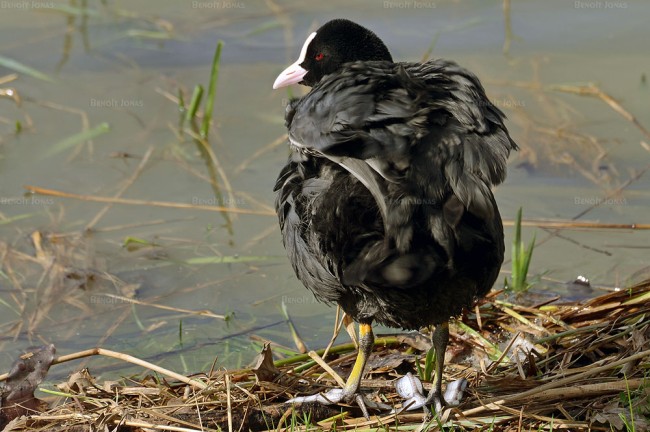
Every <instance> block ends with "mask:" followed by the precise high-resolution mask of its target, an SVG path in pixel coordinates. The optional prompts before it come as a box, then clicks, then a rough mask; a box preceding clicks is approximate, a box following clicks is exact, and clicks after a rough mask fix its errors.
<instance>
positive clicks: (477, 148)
mask: <svg viewBox="0 0 650 432" xmlns="http://www.w3.org/2000/svg"><path fill="white" fill-rule="evenodd" d="M504 118H505V116H504V115H503V113H502V112H501V111H500V110H499V109H498V108H497V107H495V106H494V105H493V104H492V103H490V101H489V100H488V98H487V96H486V95H485V91H484V90H483V87H482V86H481V84H480V82H479V81H478V79H477V78H476V76H474V75H473V74H472V73H471V72H469V71H467V70H466V69H464V68H461V67H460V66H458V65H456V64H455V63H453V62H448V61H443V60H434V61H430V62H427V63H421V64H420V63H418V64H416V63H403V64H402V63H397V64H394V63H388V62H363V63H350V64H348V65H346V66H345V67H344V68H343V70H342V71H341V72H340V73H337V74H333V75H329V76H326V77H324V78H323V80H321V82H320V83H319V84H318V85H317V86H315V87H314V88H313V89H312V91H311V92H310V93H309V94H308V95H306V96H305V97H303V98H302V99H300V100H299V101H298V102H296V103H294V104H292V105H291V106H290V109H289V110H288V112H287V126H288V128H289V137H290V140H291V142H292V144H294V145H295V146H297V147H299V148H302V149H303V150H305V151H307V152H310V153H316V154H319V155H321V156H324V157H327V158H329V159H330V160H332V161H335V162H340V161H341V160H348V161H349V160H350V159H347V158H351V159H357V160H360V161H363V163H362V164H361V163H359V162H356V163H355V164H356V167H355V168H356V171H355V170H351V169H349V168H348V167H346V169H348V171H350V172H351V173H352V174H353V175H355V177H357V178H358V179H359V180H360V181H361V182H362V183H363V184H364V185H366V186H367V187H369V189H370V190H371V192H372V193H373V196H375V198H376V200H377V201H378V205H379V206H380V208H381V207H382V206H383V205H384V204H381V203H380V201H382V200H380V199H379V197H378V196H377V195H378V194H385V192H386V190H385V187H382V185H377V179H376V178H375V177H374V176H372V175H369V174H370V173H371V172H372V171H374V172H376V173H378V174H379V175H380V176H381V177H383V178H384V179H385V180H386V181H387V182H389V183H399V182H401V181H402V179H403V178H404V176H405V175H407V174H406V173H407V171H409V169H411V168H412V167H413V166H414V165H415V164H419V165H420V168H418V169H420V170H422V168H421V166H422V165H423V164H428V169H429V170H430V173H422V176H423V177H427V176H429V178H423V179H422V180H423V181H427V180H437V181H430V183H433V186H434V187H433V188H432V190H431V191H430V193H429V194H428V195H430V196H425V197H424V198H431V199H441V200H444V199H446V198H445V197H446V195H448V191H449V189H451V191H453V193H454V194H455V195H456V196H457V197H458V198H459V199H460V201H461V202H462V204H463V205H464V206H465V207H466V208H467V209H468V210H469V211H475V212H476V213H477V214H479V215H482V216H483V215H489V213H490V212H489V207H490V206H489V205H488V203H487V202H486V198H487V197H488V195H489V194H490V187H491V186H493V185H496V184H499V183H501V182H502V181H503V179H504V178H505V173H506V159H507V157H508V155H509V153H510V151H511V150H513V149H516V145H515V143H514V142H513V141H512V140H511V139H510V137H509V135H508V133H507V130H506V128H505V126H504V124H503V120H504ZM337 158H338V159H337ZM414 158H418V159H425V160H414ZM341 165H342V166H345V165H344V164H343V163H341ZM348 165H350V164H348ZM361 165H367V166H368V167H369V168H372V171H369V170H368V169H365V168H364V169H360V168H359V167H360V166H361ZM417 175H420V174H419V173H418V174H417ZM369 185H370V186H369ZM433 189H435V190H433ZM384 197H385V195H384ZM420 198H422V197H420ZM386 211H388V212H390V209H387V210H384V209H382V214H384V215H385V212H386Z"/></svg>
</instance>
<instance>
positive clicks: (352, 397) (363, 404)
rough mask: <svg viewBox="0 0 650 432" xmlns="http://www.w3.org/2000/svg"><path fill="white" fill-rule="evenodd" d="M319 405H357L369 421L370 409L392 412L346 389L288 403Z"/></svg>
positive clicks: (291, 400)
mask: <svg viewBox="0 0 650 432" xmlns="http://www.w3.org/2000/svg"><path fill="white" fill-rule="evenodd" d="M310 402H311V403H319V404H321V405H334V404H337V403H340V402H343V403H346V404H352V403H355V402H356V404H357V405H358V406H359V408H360V409H361V412H362V413H363V416H364V417H365V418H367V419H369V418H370V415H369V413H368V409H371V410H376V411H386V410H390V409H391V407H390V406H388V405H386V404H383V403H381V402H374V401H371V400H370V399H368V398H367V397H365V396H364V395H362V394H361V393H351V394H348V393H347V392H346V391H345V389H342V388H335V389H332V390H329V391H327V392H325V393H318V394H315V395H311V396H299V397H295V398H293V399H289V400H288V401H287V402H286V403H289V404H303V403H310Z"/></svg>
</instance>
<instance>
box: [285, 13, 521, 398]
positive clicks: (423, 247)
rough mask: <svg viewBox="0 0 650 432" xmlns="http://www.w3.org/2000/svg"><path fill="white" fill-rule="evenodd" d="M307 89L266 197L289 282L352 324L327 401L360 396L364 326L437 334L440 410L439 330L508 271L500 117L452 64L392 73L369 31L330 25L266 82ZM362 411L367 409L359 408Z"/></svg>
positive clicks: (366, 346)
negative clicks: (343, 370)
mask: <svg viewBox="0 0 650 432" xmlns="http://www.w3.org/2000/svg"><path fill="white" fill-rule="evenodd" d="M296 83H300V84H304V85H307V86H310V87H312V89H311V91H310V92H309V93H308V94H307V95H306V96H304V97H302V98H300V99H295V100H292V101H291V102H290V103H289V105H288V106H287V111H286V126H287V129H288V131H289V142H290V147H291V156H290V159H289V162H288V163H287V165H286V166H285V167H284V168H283V169H282V171H281V173H280V176H279V178H278V180H277V183H276V185H275V191H277V193H278V195H277V201H276V210H277V214H278V217H279V221H280V227H281V230H282V235H283V240H284V245H285V248H286V250H287V252H288V255H289V259H290V260H291V264H292V265H293V268H294V270H295V272H296V275H297V276H298V279H300V280H301V281H302V283H303V284H304V285H305V286H306V287H307V288H309V289H310V290H311V291H312V292H313V293H314V295H315V297H316V298H317V299H318V300H320V301H323V302H326V303H330V304H334V303H337V304H339V305H340V306H341V307H342V308H343V310H344V311H345V312H346V313H347V314H348V315H350V316H351V317H352V318H353V319H354V320H355V321H357V322H358V323H359V333H360V348H359V354H358V357H357V361H356V362H355V364H354V367H353V369H352V372H351V373H350V376H349V378H348V380H347V383H346V385H345V387H344V388H343V390H342V391H341V390H340V389H337V390H338V391H332V392H330V393H328V394H326V395H325V399H326V400H328V401H331V402H335V403H336V402H339V401H344V402H350V401H352V400H356V401H357V402H359V403H360V404H362V402H363V400H362V398H361V397H360V396H359V394H358V390H359V383H360V381H361V376H362V374H363V370H364V367H365V364H366V361H367V359H368V356H369V355H370V352H371V350H372V347H373V341H374V336H373V333H372V328H371V323H372V322H373V321H376V322H379V323H381V324H384V325H387V326H391V327H401V328H404V329H420V328H421V327H424V326H429V325H435V326H436V329H435V331H434V332H433V336H432V341H433V345H434V348H435V349H436V353H437V355H436V360H437V361H436V370H435V380H436V381H435V385H434V387H433V389H432V391H431V392H430V393H429V396H428V398H427V403H429V404H433V405H434V406H435V408H436V410H440V409H441V407H442V406H443V405H444V398H443V396H442V389H441V385H442V371H443V362H444V353H445V349H446V346H447V342H448V339H449V329H448V321H449V319H450V317H453V316H454V315H457V314H459V313H460V312H461V310H462V309H463V308H464V307H468V306H471V305H472V303H473V302H474V301H475V300H476V299H477V298H480V297H482V296H484V295H485V294H486V293H487V292H488V291H489V290H490V289H491V287H492V285H493V284H494V282H495V280H496V278H497V275H498V273H499V269H500V266H501V264H502V263H503V253H504V241H503V226H502V223H501V217H500V215H499V210H498V209H497V205H496V202H495V200H494V196H493V195H492V191H491V187H492V186H494V185H497V184H499V183H501V182H502V181H503V180H504V178H505V175H506V159H507V158H508V155H509V154H510V151H511V150H515V149H517V146H516V144H515V142H514V141H513V140H512V139H511V138H510V136H509V134H508V130H507V129H506V127H505V125H504V124H503V121H504V118H505V116H504V114H503V113H502V112H501V111H500V110H499V109H498V108H497V107H496V106H494V105H493V104H492V103H491V102H490V101H489V100H488V98H487V96H486V95H485V91H484V90H483V87H482V86H481V84H480V82H479V80H478V78H477V77H476V76H475V75H474V74H473V73H471V72H470V71H468V70H467V69H464V68H462V67H460V66H458V65H457V64H456V63H453V62H451V61H447V60H439V59H438V60H431V61H428V62H425V63H394V62H393V60H392V57H391V55H390V53H389V51H388V49H387V48H386V46H385V45H384V43H383V42H382V41H381V40H380V39H379V38H378V37H377V36H376V35H375V34H374V33H373V32H372V31H370V30H368V29H366V28H364V27H362V26H360V25H358V24H356V23H354V22H351V21H349V20H345V19H336V20H333V21H329V22H328V23H326V24H325V25H323V26H322V27H321V28H319V29H318V30H317V31H316V32H314V33H312V34H311V35H310V36H309V37H308V38H307V40H306V41H305V43H304V45H303V47H302V50H301V51H300V57H299V58H298V60H297V61H296V62H295V63H294V64H292V65H291V66H289V67H288V68H287V69H286V70H284V71H283V72H282V73H281V74H280V75H279V76H278V78H277V79H276V80H275V83H274V84H273V88H275V89H277V88H280V87H284V86H287V85H290V84H296ZM364 411H365V410H364Z"/></svg>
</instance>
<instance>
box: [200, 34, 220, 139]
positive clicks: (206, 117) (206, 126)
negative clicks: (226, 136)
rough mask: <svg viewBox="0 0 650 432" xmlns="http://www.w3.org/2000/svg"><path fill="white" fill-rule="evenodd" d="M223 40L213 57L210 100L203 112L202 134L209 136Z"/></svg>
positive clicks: (218, 44) (209, 87)
mask: <svg viewBox="0 0 650 432" xmlns="http://www.w3.org/2000/svg"><path fill="white" fill-rule="evenodd" d="M222 47H223V42H222V41H219V42H217V49H216V50H215V52H214V57H213V59H212V70H211V71H210V84H209V86H208V100H207V101H206V103H205V111H204V112H203V124H202V125H201V136H202V137H203V138H207V137H208V133H209V132H210V122H211V121H212V111H213V109H214V100H215V97H216V94H217V78H218V77H219V60H220V59H221V48H222Z"/></svg>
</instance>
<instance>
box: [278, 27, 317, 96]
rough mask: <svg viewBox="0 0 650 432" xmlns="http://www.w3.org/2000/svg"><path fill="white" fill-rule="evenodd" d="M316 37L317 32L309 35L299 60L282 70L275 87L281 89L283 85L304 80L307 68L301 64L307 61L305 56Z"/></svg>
mask: <svg viewBox="0 0 650 432" xmlns="http://www.w3.org/2000/svg"><path fill="white" fill-rule="evenodd" d="M315 37H316V32H313V33H312V34H310V35H309V37H307V40H306V41H305V43H304V44H303V45H302V49H301V50H300V56H299V57H298V60H296V62H295V63H293V64H292V65H291V66H289V67H288V68H286V69H285V70H283V71H282V73H281V74H280V75H278V77H277V78H276V79H275V82H274V83H273V89H274V90H275V89H279V88H281V87H286V86H288V85H291V84H297V83H299V82H300V81H302V78H303V77H304V76H305V75H306V74H307V70H305V68H303V67H302V66H300V65H301V64H302V62H304V61H305V56H306V55H307V48H308V47H309V44H310V43H311V41H312V40H313V39H314V38H315Z"/></svg>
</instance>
